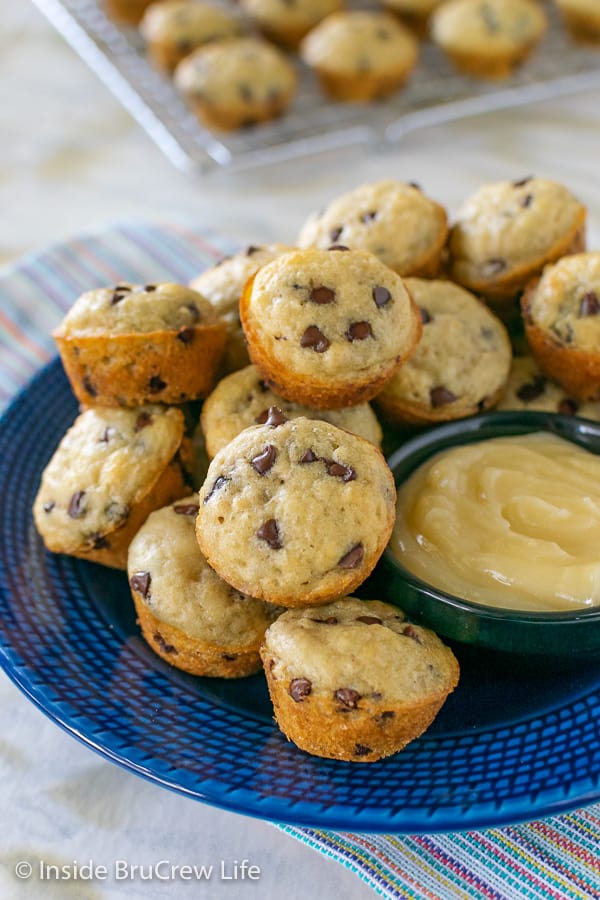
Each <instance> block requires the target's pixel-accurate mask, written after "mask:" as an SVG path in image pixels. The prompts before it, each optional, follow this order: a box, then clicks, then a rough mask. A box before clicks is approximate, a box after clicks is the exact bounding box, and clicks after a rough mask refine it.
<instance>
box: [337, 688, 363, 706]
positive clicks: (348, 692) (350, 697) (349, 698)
mask: <svg viewBox="0 0 600 900" xmlns="http://www.w3.org/2000/svg"><path fill="white" fill-rule="evenodd" d="M333 696H334V699H335V700H337V701H338V703H341V704H342V706H345V707H347V708H348V709H356V706H357V704H358V701H359V700H360V694H359V693H358V691H355V690H353V689H352V688H338V689H337V691H335V693H334V695H333Z"/></svg>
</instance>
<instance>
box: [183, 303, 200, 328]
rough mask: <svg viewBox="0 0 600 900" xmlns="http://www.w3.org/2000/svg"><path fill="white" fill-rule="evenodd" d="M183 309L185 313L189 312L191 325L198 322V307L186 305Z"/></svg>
mask: <svg viewBox="0 0 600 900" xmlns="http://www.w3.org/2000/svg"><path fill="white" fill-rule="evenodd" d="M183 308H184V309H187V311H188V312H189V314H190V318H191V320H192V323H194V324H195V323H196V322H198V321H199V319H200V310H199V309H198V307H197V306H196V304H195V303H186V304H185V306H184V307H183Z"/></svg>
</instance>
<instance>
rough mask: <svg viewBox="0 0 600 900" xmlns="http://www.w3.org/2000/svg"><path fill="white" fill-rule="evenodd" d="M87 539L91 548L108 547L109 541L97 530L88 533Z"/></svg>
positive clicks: (100, 548)
mask: <svg viewBox="0 0 600 900" xmlns="http://www.w3.org/2000/svg"><path fill="white" fill-rule="evenodd" d="M88 541H89V542H90V544H91V546H92V549H93V550H108V549H110V541H109V540H108V538H107V537H106V535H104V534H100V532H99V531H96V532H94V534H90V536H89V538H88Z"/></svg>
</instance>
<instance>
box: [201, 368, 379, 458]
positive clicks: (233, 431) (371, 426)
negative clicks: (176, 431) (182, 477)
mask: <svg viewBox="0 0 600 900" xmlns="http://www.w3.org/2000/svg"><path fill="white" fill-rule="evenodd" d="M272 406H277V407H278V408H279V409H280V410H281V411H282V413H283V414H284V416H285V417H286V418H287V419H297V418H299V417H300V416H304V417H306V418H307V419H322V420H323V421H324V422H330V423H331V424H332V425H336V426H337V427H338V428H344V429H345V430H346V431H351V432H352V433H353V434H358V435H361V436H362V437H364V438H366V439H367V440H368V441H371V443H373V444H375V445H376V446H378V447H379V446H381V427H380V425H379V422H378V421H377V417H376V415H375V413H374V412H373V410H372V409H371V407H370V406H369V405H368V404H367V403H363V404H361V405H360V406H349V407H347V408H346V409H312V408H311V407H309V406H302V405H300V404H299V403H291V402H289V401H287V400H284V399H283V397H279V396H278V395H277V394H274V393H273V391H272V390H270V388H269V386H268V385H267V384H266V383H265V382H264V381H263V380H262V378H261V377H260V375H259V373H258V371H257V369H256V367H255V366H247V367H246V368H245V369H240V371H238V372H234V373H233V374H232V375H229V376H228V377H227V378H224V379H223V380H222V381H220V382H219V384H218V385H217V386H216V388H215V389H214V391H213V392H212V394H211V395H210V396H209V397H207V398H206V401H205V402H204V405H203V407H202V431H203V433H204V435H205V440H206V449H207V451H208V454H209V456H211V457H213V456H215V455H216V454H217V453H218V452H219V450H221V449H222V448H223V447H225V446H226V445H227V444H228V443H229V442H230V441H232V440H233V438H234V437H236V435H238V434H239V433H240V431H243V430H244V428H250V427H251V426H252V425H261V424H264V423H265V422H266V421H267V419H268V417H269V409H270V407H272Z"/></svg>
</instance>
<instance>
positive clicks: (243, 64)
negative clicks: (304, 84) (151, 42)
mask: <svg viewBox="0 0 600 900" xmlns="http://www.w3.org/2000/svg"><path fill="white" fill-rule="evenodd" d="M175 84H176V85H177V87H178V88H179V90H180V91H181V92H182V94H183V96H184V97H185V99H186V100H187V102H188V104H189V106H190V107H191V109H192V110H193V111H194V113H195V114H196V115H197V116H198V118H199V119H200V121H201V122H203V124H204V125H206V126H207V127H208V128H217V129H222V130H225V131H229V130H231V129H235V128H244V127H248V126H250V125H256V124H257V123H258V122H265V121H267V120H268V119H274V118H276V117H277V116H279V115H281V113H282V112H283V111H284V110H285V109H286V108H287V107H288V106H289V104H290V103H291V101H292V98H293V96H294V92H295V90H296V72H295V70H294V67H293V65H292V64H291V62H290V61H289V60H288V59H287V58H286V56H285V55H284V54H283V53H282V52H281V51H280V50H278V49H277V47H274V46H273V45H272V44H269V43H268V42H267V41H263V40H260V39H259V38H252V37H246V38H232V39H230V40H226V41H218V42H217V43H216V44H209V45H207V46H205V47H200V48H199V49H198V50H195V51H194V52H193V53H192V54H190V56H187V57H186V58H185V59H184V60H182V61H181V62H180V63H179V65H178V66H177V68H176V70H175Z"/></svg>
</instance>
